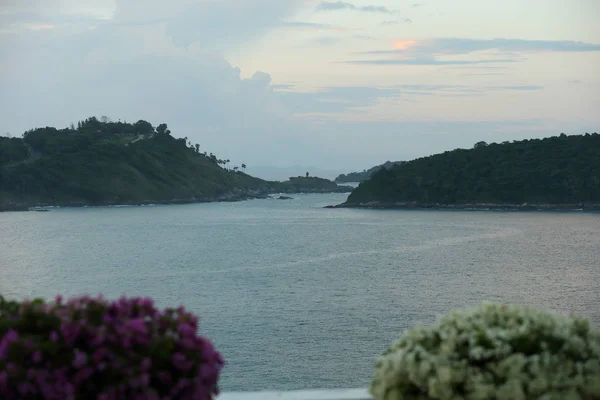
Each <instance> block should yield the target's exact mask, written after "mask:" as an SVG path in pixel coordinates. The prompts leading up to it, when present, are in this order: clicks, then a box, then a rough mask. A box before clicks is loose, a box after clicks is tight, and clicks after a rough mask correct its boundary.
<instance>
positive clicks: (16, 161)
mask: <svg viewBox="0 0 600 400" xmlns="http://www.w3.org/2000/svg"><path fill="white" fill-rule="evenodd" d="M226 164H228V160H220V159H218V158H217V157H216V156H215V155H213V154H212V153H210V154H207V153H205V152H200V146H199V145H192V144H191V143H190V142H188V141H187V138H179V139H178V138H175V137H173V136H171V134H170V131H169V130H168V128H167V125H166V124H161V125H159V126H157V127H156V128H155V127H153V126H152V125H151V124H150V123H148V122H146V121H138V122H136V123H134V124H128V123H123V122H109V121H104V122H101V121H99V120H98V119H96V118H94V117H92V118H89V119H87V120H85V121H82V122H80V123H78V125H77V127H74V126H72V127H70V128H66V129H56V128H51V127H46V128H39V129H34V130H30V131H28V132H25V134H24V135H23V138H5V137H0V210H1V209H16V208H23V207H29V206H33V205H67V206H68V205H108V204H142V203H153V202H169V203H171V202H195V201H218V200H240V199H244V198H251V197H266V195H267V194H268V193H278V192H287V193H292V192H300V191H317V192H318V191H347V192H349V191H350V190H349V189H348V188H342V187H338V186H337V185H335V184H334V183H333V182H331V181H327V182H329V183H330V184H331V185H333V186H330V185H329V186H327V188H325V187H324V186H323V185H321V187H320V188H315V187H314V185H312V184H310V185H309V184H307V185H302V184H301V183H300V184H298V182H294V183H292V182H269V181H264V180H262V179H258V178H254V177H251V176H249V175H247V174H245V173H243V172H242V171H240V170H239V168H238V167H235V168H234V169H229V168H226ZM242 167H245V165H242ZM311 179H315V178H311Z"/></svg>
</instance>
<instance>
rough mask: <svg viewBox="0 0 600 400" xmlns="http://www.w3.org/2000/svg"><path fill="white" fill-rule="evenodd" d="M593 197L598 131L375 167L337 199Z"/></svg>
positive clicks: (467, 201)
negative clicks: (373, 171) (391, 165)
mask: <svg viewBox="0 0 600 400" xmlns="http://www.w3.org/2000/svg"><path fill="white" fill-rule="evenodd" d="M524 203H527V204H528V205H529V206H534V205H573V204H577V205H582V206H588V207H589V206H591V205H593V204H596V205H598V204H600V135H598V134H596V133H594V134H585V135H575V136H567V135H565V134H561V135H560V136H558V137H551V138H546V139H533V140H523V141H518V142H512V143H509V142H504V143H502V144H496V143H492V144H489V145H488V144H487V143H485V142H479V143H477V144H476V145H475V147H474V148H473V149H469V150H464V149H457V150H453V151H448V152H445V153H443V154H436V155H433V156H429V157H423V158H419V159H416V160H413V161H410V162H407V163H404V164H401V165H396V166H394V167H392V168H390V169H385V168H384V169H381V170H379V171H377V172H376V173H374V174H373V176H372V177H371V179H370V180H368V181H364V182H362V183H361V184H360V185H359V186H358V188H356V189H355V190H354V191H353V192H352V193H351V194H350V196H349V197H348V200H347V202H346V203H345V204H344V205H343V206H382V207H385V206H392V207H393V206H398V207H402V206H417V207H430V206H433V207H435V206H445V205H455V206H460V205H491V206H503V205H519V206H523V205H524Z"/></svg>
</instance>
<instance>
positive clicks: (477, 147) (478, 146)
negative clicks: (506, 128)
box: [473, 140, 488, 149]
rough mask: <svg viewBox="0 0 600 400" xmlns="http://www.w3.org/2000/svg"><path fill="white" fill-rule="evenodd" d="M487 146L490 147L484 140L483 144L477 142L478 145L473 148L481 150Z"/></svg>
mask: <svg viewBox="0 0 600 400" xmlns="http://www.w3.org/2000/svg"><path fill="white" fill-rule="evenodd" d="M487 145H488V144H487V143H486V142H484V141H483V140H482V141H481V142H477V143H475V146H473V148H475V149H479V148H481V147H486V146H487Z"/></svg>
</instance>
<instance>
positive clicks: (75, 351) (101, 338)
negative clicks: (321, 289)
mask: <svg viewBox="0 0 600 400" xmlns="http://www.w3.org/2000/svg"><path fill="white" fill-rule="evenodd" d="M197 323H198V319H197V318H196V317H195V316H193V315H192V314H189V313H187V312H186V311H185V310H184V309H183V308H181V307H180V308H178V309H166V310H164V311H162V312H161V311H159V310H157V309H156V308H155V306H154V304H153V302H152V300H150V299H142V298H131V299H127V298H121V299H119V300H117V301H114V302H108V301H105V300H103V299H102V298H101V297H99V298H95V299H94V298H90V297H81V298H75V299H71V300H69V301H66V302H63V301H62V299H61V298H60V297H58V298H57V299H56V301H55V302H53V303H47V304H46V303H44V302H43V301H41V300H35V301H31V302H28V301H25V302H23V303H17V302H10V301H6V300H5V299H3V298H2V297H1V296H0V398H1V399H44V400H50V399H52V400H54V399H56V400H59V399H60V400H63V399H98V400H110V399H140V400H141V399H144V400H150V399H157V400H158V399H171V400H175V399H199V400H204V399H207V400H208V399H212V398H213V396H215V395H216V394H218V387H217V381H218V377H219V372H220V370H221V368H222V367H223V360H222V359H221V356H220V355H219V353H217V352H216V351H215V349H214V348H213V346H212V344H211V342H209V341H208V340H207V339H205V338H202V337H199V336H197Z"/></svg>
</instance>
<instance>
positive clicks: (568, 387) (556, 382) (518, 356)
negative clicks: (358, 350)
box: [370, 303, 600, 400]
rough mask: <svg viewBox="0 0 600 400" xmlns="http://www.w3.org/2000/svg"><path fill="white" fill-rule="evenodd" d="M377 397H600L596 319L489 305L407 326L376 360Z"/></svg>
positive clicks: (396, 399) (488, 399)
mask: <svg viewBox="0 0 600 400" xmlns="http://www.w3.org/2000/svg"><path fill="white" fill-rule="evenodd" d="M370 391H371V394H372V395H373V396H374V398H375V399H376V400H401V399H441V400H446V399H447V400H449V399H472V400H478V399H481V400H509V399H510V400H522V399H544V400H554V399H556V400H558V399H561V400H562V399H565V400H568V399H583V400H591V399H600V333H599V332H598V331H594V330H593V329H591V328H590V325H589V323H588V321H586V320H583V319H580V318H577V317H567V316H560V315H555V314H552V313H549V312H545V311H539V310H535V309H532V308H525V307H518V306H507V305H497V304H490V303H484V304H483V306H481V307H479V308H475V309H469V310H464V311H455V312H452V313H451V314H450V315H448V316H446V317H443V318H441V319H440V320H439V321H438V322H437V324H436V325H434V326H432V327H425V326H418V327H416V328H415V329H410V330H408V331H406V332H405V333H404V334H403V335H402V336H401V337H400V338H399V339H398V340H397V341H395V342H394V343H393V344H392V345H391V346H390V347H389V349H387V350H386V351H385V352H384V353H383V355H381V356H380V357H379V358H378V359H377V361H376V363H375V376H374V378H373V380H372V382H371V387H370Z"/></svg>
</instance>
